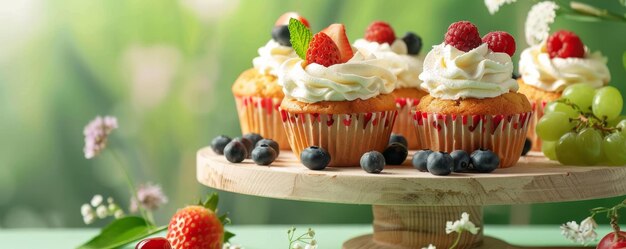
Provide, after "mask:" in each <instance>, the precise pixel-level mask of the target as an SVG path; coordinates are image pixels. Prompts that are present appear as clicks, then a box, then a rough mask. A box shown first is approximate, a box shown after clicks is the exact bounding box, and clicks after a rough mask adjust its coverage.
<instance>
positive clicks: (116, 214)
mask: <svg viewBox="0 0 626 249" xmlns="http://www.w3.org/2000/svg"><path fill="white" fill-rule="evenodd" d="M113 216H114V217H115V218H116V219H119V218H122V217H124V211H122V210H121V209H118V210H117V211H115V213H113Z"/></svg>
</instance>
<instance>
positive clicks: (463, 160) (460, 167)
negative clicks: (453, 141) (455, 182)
mask: <svg viewBox="0 0 626 249" xmlns="http://www.w3.org/2000/svg"><path fill="white" fill-rule="evenodd" d="M450 156H451V157H452V160H454V167H453V168H452V171H454V172H466V171H468V170H469V168H470V156H469V154H467V152H465V151H464V150H455V151H453V152H452V153H450Z"/></svg>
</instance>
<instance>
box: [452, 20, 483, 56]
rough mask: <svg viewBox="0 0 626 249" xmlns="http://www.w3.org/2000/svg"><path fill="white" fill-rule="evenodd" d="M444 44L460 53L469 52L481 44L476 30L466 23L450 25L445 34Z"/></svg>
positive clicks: (472, 25) (460, 22)
mask: <svg viewBox="0 0 626 249" xmlns="http://www.w3.org/2000/svg"><path fill="white" fill-rule="evenodd" d="M445 43H446V44H448V45H451V46H453V47H455V48H457V49H458V50H461V51H465V52H467V51H470V50H472V49H474V48H477V47H478V46H480V44H482V40H481V39H480V34H478V28H476V26H474V24H472V23H471V22H468V21H459V22H455V23H453V24H450V27H448V32H446V36H445Z"/></svg>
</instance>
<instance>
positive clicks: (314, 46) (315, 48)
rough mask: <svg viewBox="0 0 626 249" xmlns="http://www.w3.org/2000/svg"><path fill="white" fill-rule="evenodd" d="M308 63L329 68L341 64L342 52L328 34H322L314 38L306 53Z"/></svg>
mask: <svg viewBox="0 0 626 249" xmlns="http://www.w3.org/2000/svg"><path fill="white" fill-rule="evenodd" d="M306 60H307V63H317V64H320V65H322V66H325V67H328V66H331V65H335V64H339V63H340V62H341V52H339V48H338V47H337V45H336V44H335V42H333V39H331V38H330V36H328V35H327V34H325V33H323V32H320V33H317V34H315V35H314V36H313V38H312V39H311V43H309V49H307V51H306Z"/></svg>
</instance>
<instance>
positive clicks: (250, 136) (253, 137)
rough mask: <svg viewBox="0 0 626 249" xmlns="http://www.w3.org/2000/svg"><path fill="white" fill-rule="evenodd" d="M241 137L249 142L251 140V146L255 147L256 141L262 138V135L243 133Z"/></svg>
mask: <svg viewBox="0 0 626 249" xmlns="http://www.w3.org/2000/svg"><path fill="white" fill-rule="evenodd" d="M242 137H243V138H247V139H248V140H250V142H252V148H254V147H256V143H257V142H259V141H261V139H263V137H262V136H261V135H259V134H257V133H246V134H243V136H242Z"/></svg>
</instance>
